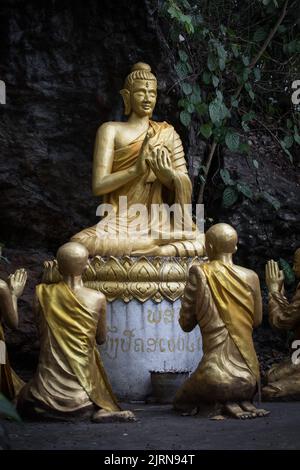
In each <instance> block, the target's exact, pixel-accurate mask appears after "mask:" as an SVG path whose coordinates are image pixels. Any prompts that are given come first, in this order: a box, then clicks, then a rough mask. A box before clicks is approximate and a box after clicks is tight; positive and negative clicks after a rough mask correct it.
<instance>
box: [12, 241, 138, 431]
mask: <svg viewBox="0 0 300 470" xmlns="http://www.w3.org/2000/svg"><path fill="white" fill-rule="evenodd" d="M57 262H58V269H59V271H60V273H61V275H62V277H63V281H62V282H59V283H58V284H50V285H49V284H40V285H38V286H37V288H36V297H37V299H36V301H37V308H38V311H39V314H40V318H39V321H40V335H41V350H40V357H39V364H38V368H37V371H36V374H35V376H34V377H33V379H32V380H31V381H30V382H29V383H28V384H27V385H26V386H25V387H24V389H23V391H22V393H21V395H20V397H19V401H18V409H19V411H20V412H21V413H23V415H32V414H35V415H37V414H38V415H39V416H40V417H43V415H44V416H45V417H49V416H50V417H56V418H59V417H63V418H64V417H69V416H76V415H80V416H82V415H84V414H86V415H91V414H92V412H94V414H93V421H97V422H99V421H107V420H110V419H113V420H114V419H118V420H129V419H133V415H132V413H131V412H128V411H121V410H120V407H119V405H118V403H117V401H116V398H115V396H114V394H113V392H112V390H111V386H110V384H109V381H108V378H107V376H106V373H105V370H104V368H103V365H102V362H101V359H100V355H99V352H98V349H97V346H96V340H97V342H98V343H99V344H101V343H103V342H104V341H105V337H106V314H105V308H106V307H105V305H106V301H105V297H104V295H103V294H101V293H100V292H96V291H94V290H91V289H88V288H86V287H84V286H83V282H82V278H81V275H82V272H83V271H84V270H85V268H86V267H87V264H88V251H87V249H86V248H85V247H84V246H82V245H80V244H78V243H67V244H65V245H63V246H62V247H61V248H60V249H59V250H58V252H57Z"/></svg>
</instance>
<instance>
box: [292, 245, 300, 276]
mask: <svg viewBox="0 0 300 470" xmlns="http://www.w3.org/2000/svg"><path fill="white" fill-rule="evenodd" d="M293 270H294V273H295V276H296V277H297V278H299V279H300V250H297V251H296V253H295V257H294V266H293Z"/></svg>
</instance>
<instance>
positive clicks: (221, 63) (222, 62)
mask: <svg viewBox="0 0 300 470" xmlns="http://www.w3.org/2000/svg"><path fill="white" fill-rule="evenodd" d="M225 67H226V61H225V60H224V59H222V58H221V57H219V68H220V70H221V71H222V72H223V70H225Z"/></svg>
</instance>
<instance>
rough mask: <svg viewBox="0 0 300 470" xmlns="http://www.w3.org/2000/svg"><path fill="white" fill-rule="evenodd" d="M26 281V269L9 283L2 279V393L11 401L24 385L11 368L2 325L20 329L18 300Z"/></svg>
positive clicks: (0, 296) (0, 298)
mask: <svg viewBox="0 0 300 470" xmlns="http://www.w3.org/2000/svg"><path fill="white" fill-rule="evenodd" d="M26 280H27V273H26V271H25V269H18V270H17V271H16V272H15V273H14V274H11V275H10V276H9V278H8V282H5V281H3V280H2V279H0V348H1V349H0V352H1V354H0V359H1V360H0V392H1V393H3V395H5V396H6V397H7V398H8V399H10V400H14V399H15V398H16V397H17V395H18V393H19V392H20V390H21V389H22V387H23V386H24V383H23V381H22V380H21V379H20V378H19V377H18V376H17V374H16V373H15V372H14V371H13V369H12V368H11V367H10V364H9V360H8V356H7V352H6V346H5V337H4V331H3V327H2V324H1V323H2V321H4V322H5V323H6V324H7V326H9V327H10V328H13V329H17V328H18V324H19V315H18V298H19V297H20V296H21V295H22V293H23V290H24V287H25V284H26Z"/></svg>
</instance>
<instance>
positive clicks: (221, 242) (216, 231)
mask: <svg viewBox="0 0 300 470" xmlns="http://www.w3.org/2000/svg"><path fill="white" fill-rule="evenodd" d="M237 243H238V235H237V232H236V230H235V229H234V228H233V227H231V225H228V224H223V223H220V224H215V225H213V226H212V227H210V228H209V229H208V230H207V232H206V234H205V249H206V253H207V256H208V257H209V258H210V259H212V258H214V257H215V256H216V255H221V254H233V253H235V252H236V251H237Z"/></svg>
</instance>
